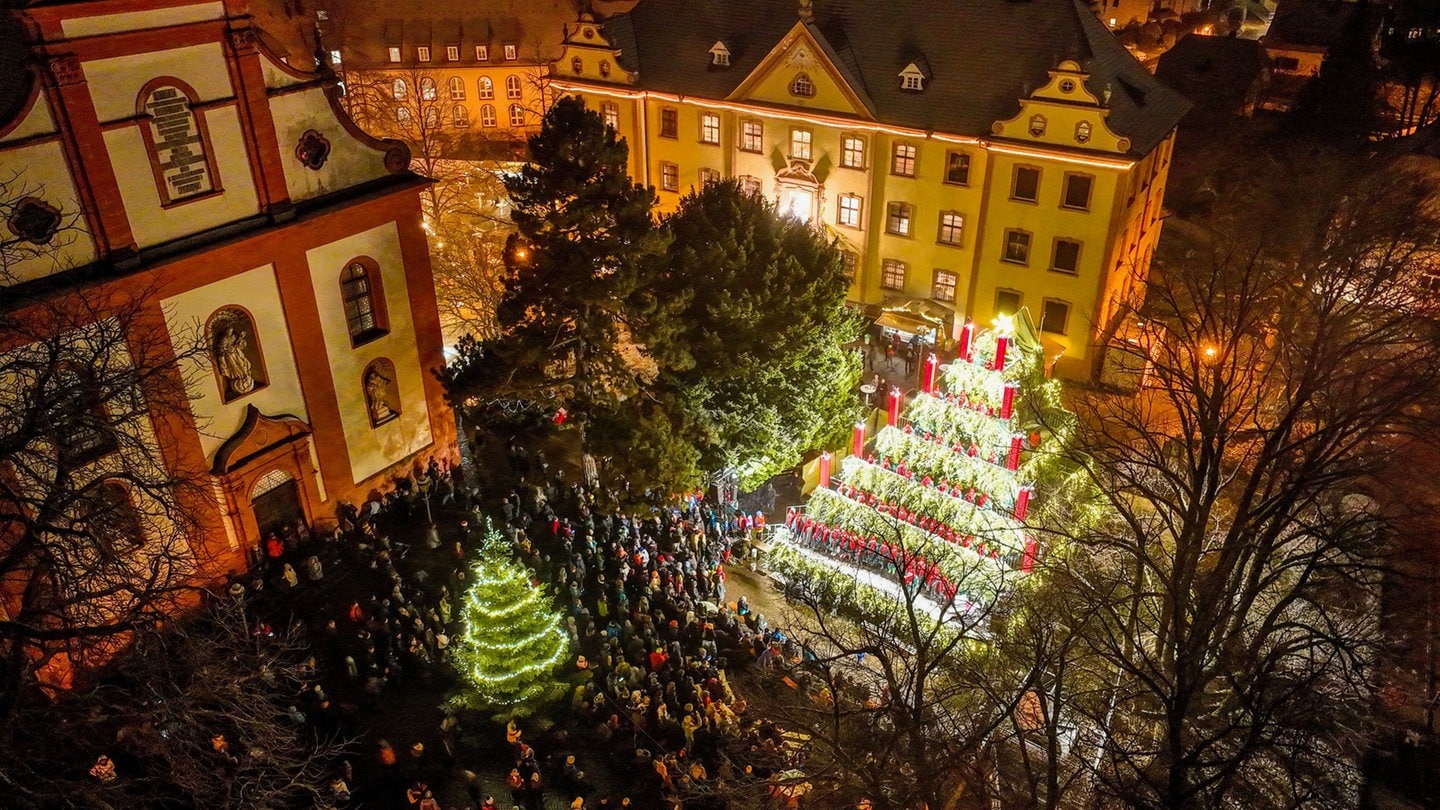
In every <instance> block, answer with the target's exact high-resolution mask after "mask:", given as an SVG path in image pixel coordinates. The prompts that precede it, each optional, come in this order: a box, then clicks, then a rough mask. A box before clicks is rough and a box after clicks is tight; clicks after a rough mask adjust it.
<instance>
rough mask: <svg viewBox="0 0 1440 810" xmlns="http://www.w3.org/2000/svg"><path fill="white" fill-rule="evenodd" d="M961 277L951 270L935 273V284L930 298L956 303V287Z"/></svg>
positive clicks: (931, 289)
mask: <svg viewBox="0 0 1440 810" xmlns="http://www.w3.org/2000/svg"><path fill="white" fill-rule="evenodd" d="M958 281H959V276H957V275H955V274H954V273H952V272H950V271H949V270H936V271H935V284H934V286H933V287H931V288H930V297H931V298H934V299H935V300H936V301H954V300H955V286H956V283H957V282H958Z"/></svg>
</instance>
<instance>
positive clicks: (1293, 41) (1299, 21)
mask: <svg viewBox="0 0 1440 810" xmlns="http://www.w3.org/2000/svg"><path fill="white" fill-rule="evenodd" d="M1357 7H1358V4H1356V3H1347V2H1344V1H1343V0H1280V2H1279V4H1278V5H1277V6H1276V8H1275V17H1274V18H1273V19H1272V20H1271V21H1270V30H1269V31H1268V32H1267V33H1266V34H1265V44H1266V45H1270V46H1275V45H1280V44H1282V43H1283V44H1285V45H1296V46H1301V47H1309V48H1329V47H1330V46H1331V45H1333V44H1335V42H1336V41H1337V40H1339V39H1340V35H1341V34H1342V33H1344V31H1345V26H1346V25H1347V24H1348V23H1349V22H1350V17H1351V16H1352V15H1353V14H1354V13H1355V9H1356V8H1357Z"/></svg>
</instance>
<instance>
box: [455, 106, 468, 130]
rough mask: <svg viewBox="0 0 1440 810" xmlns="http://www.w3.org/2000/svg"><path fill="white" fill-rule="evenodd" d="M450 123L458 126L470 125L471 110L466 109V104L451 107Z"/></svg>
mask: <svg viewBox="0 0 1440 810" xmlns="http://www.w3.org/2000/svg"><path fill="white" fill-rule="evenodd" d="M450 123H452V124H454V125H455V126H457V127H468V126H470V111H469V110H467V109H465V105H464V104H456V105H455V106H454V107H452V108H451V109H450Z"/></svg>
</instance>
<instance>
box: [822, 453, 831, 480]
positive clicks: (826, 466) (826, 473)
mask: <svg viewBox="0 0 1440 810" xmlns="http://www.w3.org/2000/svg"><path fill="white" fill-rule="evenodd" d="M820 486H822V487H828V486H830V454H829V453H828V452H827V453H821V454H820Z"/></svg>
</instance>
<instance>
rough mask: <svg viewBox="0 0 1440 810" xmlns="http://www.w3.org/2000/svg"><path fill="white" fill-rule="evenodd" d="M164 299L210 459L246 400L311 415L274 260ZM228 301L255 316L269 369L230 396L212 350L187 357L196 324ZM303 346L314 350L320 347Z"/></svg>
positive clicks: (273, 411) (264, 409)
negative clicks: (252, 386)
mask: <svg viewBox="0 0 1440 810" xmlns="http://www.w3.org/2000/svg"><path fill="white" fill-rule="evenodd" d="M161 305H162V306H163V307H164V309H165V318H166V321H167V323H168V324H169V329H170V338H171V341H172V343H174V345H175V351H176V353H177V354H180V355H182V359H181V361H180V371H181V373H182V374H183V375H184V377H185V380H186V381H187V383H188V384H189V387H190V393H191V400H190V410H191V412H192V413H193V414H194V415H195V420H196V425H197V427H198V429H199V431H200V445H201V447H202V448H203V449H204V452H205V457H206V459H207V460H212V461H213V460H214V456H215V451H216V450H218V449H220V445H221V444H223V443H224V442H225V440H226V439H228V438H230V437H231V436H232V435H234V433H235V431H237V430H239V429H240V425H241V424H242V423H243V422H244V419H245V408H246V406H247V405H254V406H255V407H256V408H259V409H260V412H261V413H264V414H266V415H269V416H275V415H279V414H291V415H293V416H298V417H300V418H301V419H304V420H305V421H306V422H309V421H310V418H309V415H308V411H307V410H306V407H305V396H304V393H303V392H302V391H301V388H300V376H299V373H298V372H297V371H296V368H295V356H294V354H293V353H292V351H291V343H290V330H289V328H288V327H287V326H286V322H285V311H284V309H283V308H282V307H281V304H280V290H279V288H278V286H277V285H276V282H275V268H274V265H268V264H267V265H264V266H263V267H257V268H255V269H253V270H247V271H245V272H243V273H237V274H236V275H233V276H229V277H227V278H224V279H222V280H220V281H217V282H215V283H213V284H208V285H206V286H204V287H197V288H196V289H193V290H190V291H188V292H184V293H181V294H179V295H176V296H173V297H170V298H167V299H165V300H164V301H162V302H161ZM225 306H240V307H243V308H244V309H246V310H247V311H249V313H250V315H251V317H253V318H254V319H255V331H256V334H257V335H258V336H259V341H260V351H261V352H262V354H263V356H264V358H265V373H266V374H267V375H268V376H269V378H270V379H269V385H267V386H265V387H264V388H261V389H259V390H258V391H254V392H252V393H250V394H248V395H246V396H243V397H240V398H238V399H233V400H231V401H229V402H224V401H222V399H221V395H220V383H219V382H218V380H217V378H216V376H215V371H214V369H213V368H212V366H211V364H210V360H209V356H208V352H207V353H206V356H205V357H204V358H203V359H202V358H193V357H192V358H190V359H185V358H184V355H185V354H186V353H188V352H189V350H190V346H191V345H192V344H191V341H192V340H193V339H194V335H195V334H196V332H197V330H203V329H204V326H205V321H206V320H208V319H209V318H210V315H211V314H212V313H214V312H215V310H217V309H220V308H221V307H225ZM305 349H306V350H307V351H315V350H317V349H318V347H305Z"/></svg>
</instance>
